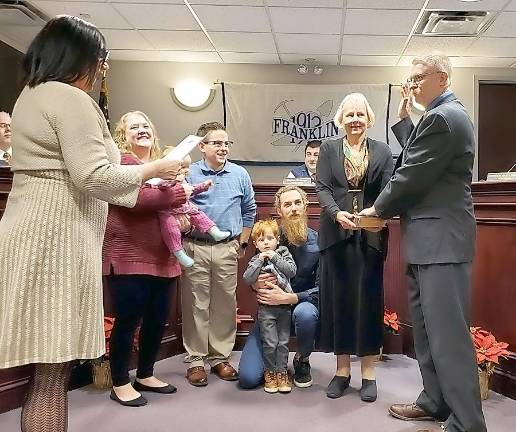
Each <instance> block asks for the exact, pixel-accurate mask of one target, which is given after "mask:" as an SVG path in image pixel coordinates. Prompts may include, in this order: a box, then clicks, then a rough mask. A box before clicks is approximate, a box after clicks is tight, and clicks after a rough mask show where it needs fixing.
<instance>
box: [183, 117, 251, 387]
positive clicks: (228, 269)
mask: <svg viewBox="0 0 516 432" xmlns="http://www.w3.org/2000/svg"><path fill="white" fill-rule="evenodd" d="M196 135H198V136H203V137H204V139H203V141H202V142H201V143H200V144H199V149H200V151H201V153H202V154H203V158H202V160H200V161H198V162H195V163H193V164H192V165H191V166H190V175H189V176H188V182H189V183H191V184H198V183H202V182H205V181H206V180H212V181H213V187H211V188H210V189H209V190H208V191H206V192H203V193H200V194H197V195H195V196H194V197H192V200H191V201H192V202H193V203H194V204H195V205H196V206H197V207H198V208H199V210H201V211H203V212H204V213H206V215H208V217H209V218H210V219H211V220H212V221H213V222H215V224H216V225H217V226H218V227H219V229H221V230H223V231H229V232H230V235H229V237H227V238H226V239H224V240H221V241H216V240H214V239H213V238H211V237H210V236H209V235H206V234H203V233H201V232H199V231H197V230H194V231H192V232H191V233H190V234H189V235H187V236H186V237H185V239H184V241H183V246H184V249H185V252H186V253H187V254H188V255H189V256H191V257H193V260H194V264H193V266H191V267H188V268H185V269H184V272H183V277H182V278H181V289H182V292H181V294H182V295H181V300H182V311H183V313H182V317H183V344H184V347H185V349H186V352H187V357H186V359H185V362H186V363H188V369H187V371H186V378H187V380H188V382H189V383H190V384H192V385H194V386H205V385H207V384H208V376H207V375H206V371H205V369H204V362H205V361H207V362H208V363H209V364H210V366H211V371H212V372H213V373H214V374H215V375H217V376H218V377H219V378H221V379H223V380H226V381H234V380H237V379H238V374H237V372H236V370H235V369H234V368H233V366H231V364H230V363H229V356H230V354H231V351H232V350H233V346H234V344H235V337H236V286H237V275H238V260H239V258H241V257H243V256H244V252H245V248H246V247H247V243H248V241H249V235H250V234H251V228H252V226H253V223H254V218H255V216H256V203H255V201H254V191H253V186H252V184H251V178H250V177H249V174H248V173H247V171H246V170H245V169H244V168H242V167H239V166H238V165H236V164H234V163H231V162H229V161H228V160H227V159H228V156H229V151H230V149H231V146H232V145H233V142H231V141H229V140H228V134H227V132H226V131H225V129H224V126H222V125H221V124H220V123H218V122H213V123H205V124H203V125H201V126H200V128H199V130H198V131H197V134H196Z"/></svg>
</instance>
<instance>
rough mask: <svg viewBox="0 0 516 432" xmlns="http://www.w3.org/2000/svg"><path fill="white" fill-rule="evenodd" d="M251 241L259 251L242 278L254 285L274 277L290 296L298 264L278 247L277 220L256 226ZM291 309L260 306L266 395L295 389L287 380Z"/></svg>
mask: <svg viewBox="0 0 516 432" xmlns="http://www.w3.org/2000/svg"><path fill="white" fill-rule="evenodd" d="M251 239H252V240H253V244H254V245H255V247H256V249H257V250H258V254H256V255H255V256H254V257H253V258H251V260H250V261H249V263H248V264H247V269H246V270H245V272H244V274H243V275H242V278H243V279H244V281H245V282H246V283H248V284H249V285H252V284H254V283H256V281H257V280H258V276H259V275H260V274H264V273H265V274H267V273H272V274H273V275H274V276H276V279H277V285H278V286H279V287H280V288H281V289H282V290H283V291H285V292H287V293H291V292H292V287H291V286H290V279H291V278H293V277H294V276H295V275H296V270H297V268H296V264H295V263H294V259H293V258H292V255H291V254H290V252H289V250H288V248H287V247H286V246H279V247H278V243H279V227H278V223H277V222H276V221H275V220H272V219H269V220H262V221H258V222H256V223H255V224H254V227H253V230H252V231H251ZM290 312H291V311H290V306H289V305H266V304H260V303H259V304H258V325H259V326H260V335H261V339H262V352H263V362H264V364H265V374H264V380H265V387H264V390H265V391H266V392H267V393H277V392H278V391H279V392H280V393H289V392H290V391H291V390H292V388H291V385H290V381H289V378H288V372H287V363H288V341H289V338H290Z"/></svg>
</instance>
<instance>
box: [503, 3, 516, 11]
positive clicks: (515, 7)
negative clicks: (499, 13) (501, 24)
mask: <svg viewBox="0 0 516 432" xmlns="http://www.w3.org/2000/svg"><path fill="white" fill-rule="evenodd" d="M504 10H506V11H516V0H512V1H511V2H510V3H509V4H508V5H507V7H506V8H505V9H504Z"/></svg>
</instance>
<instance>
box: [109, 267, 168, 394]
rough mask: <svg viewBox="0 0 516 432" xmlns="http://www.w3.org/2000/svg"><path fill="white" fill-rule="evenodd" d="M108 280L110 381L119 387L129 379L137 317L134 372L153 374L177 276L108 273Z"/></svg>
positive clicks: (138, 375) (143, 374)
mask: <svg viewBox="0 0 516 432" xmlns="http://www.w3.org/2000/svg"><path fill="white" fill-rule="evenodd" d="M108 282H109V289H110V292H111V299H112V304H113V311H114V314H115V324H114V326H113V330H112V332H111V340H110V342H109V362H110V366H111V377H112V379H113V385H114V386H117V387H118V386H122V385H125V384H128V383H129V382H130V380H129V358H130V355H131V348H132V346H133V340H134V333H135V330H136V327H137V326H138V324H139V323H140V321H141V327H140V340H139V351H138V369H137V370H136V376H137V377H138V378H142V379H143V378H148V377H151V376H152V375H153V373H154V362H155V361H156V355H157V353H158V349H159V347H160V344H161V338H162V336H163V331H164V329H165V323H166V321H167V317H168V314H169V310H170V300H171V296H172V293H173V289H174V288H175V287H176V284H177V278H172V279H171V278H163V277H156V276H147V275H110V276H108Z"/></svg>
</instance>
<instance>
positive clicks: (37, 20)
mask: <svg viewBox="0 0 516 432" xmlns="http://www.w3.org/2000/svg"><path fill="white" fill-rule="evenodd" d="M49 19H50V18H49V17H48V16H46V15H45V14H44V13H42V12H41V11H40V10H38V9H36V8H35V7H34V6H32V5H31V4H29V2H26V1H9V0H0V25H5V26H35V25H36V26H41V25H43V24H45V23H46V22H47V21H48V20H49Z"/></svg>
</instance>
